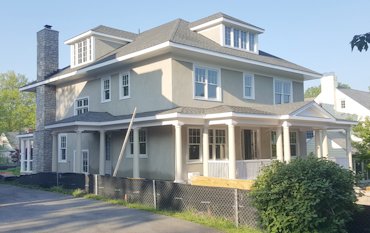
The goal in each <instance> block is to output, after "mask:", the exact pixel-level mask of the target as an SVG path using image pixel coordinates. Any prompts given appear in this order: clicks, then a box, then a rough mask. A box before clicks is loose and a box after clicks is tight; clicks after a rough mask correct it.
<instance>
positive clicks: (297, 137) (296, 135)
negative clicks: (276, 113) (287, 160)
mask: <svg viewBox="0 0 370 233" xmlns="http://www.w3.org/2000/svg"><path fill="white" fill-rule="evenodd" d="M291 134H295V140H296V142H295V143H292V140H291V138H290V135H291ZM289 142H290V145H289V146H290V147H291V146H295V151H296V154H295V155H293V154H292V149H290V155H291V156H292V157H294V158H295V157H297V156H298V155H299V133H298V131H295V130H291V131H290V132H289Z"/></svg>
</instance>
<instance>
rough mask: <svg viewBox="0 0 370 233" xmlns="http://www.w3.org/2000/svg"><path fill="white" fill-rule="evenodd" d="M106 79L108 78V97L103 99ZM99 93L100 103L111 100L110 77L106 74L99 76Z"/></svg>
mask: <svg viewBox="0 0 370 233" xmlns="http://www.w3.org/2000/svg"><path fill="white" fill-rule="evenodd" d="M106 80H109V89H107V90H109V99H105V89H104V82H105V81H106ZM100 94H101V99H100V100H101V103H106V102H109V101H111V100H112V78H111V76H110V75H109V76H106V77H102V78H101V82H100Z"/></svg>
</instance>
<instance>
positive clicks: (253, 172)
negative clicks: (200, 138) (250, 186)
mask: <svg viewBox="0 0 370 233" xmlns="http://www.w3.org/2000/svg"><path fill="white" fill-rule="evenodd" d="M271 162H272V160H270V159H258V160H237V161H236V174H235V176H236V178H237V179H246V180H253V179H256V178H257V176H258V173H259V172H260V170H261V169H262V168H263V167H264V166H266V165H269V164H271ZM208 176H210V177H218V178H229V161H228V160H216V161H208Z"/></svg>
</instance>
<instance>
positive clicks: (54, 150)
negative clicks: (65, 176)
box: [51, 132, 58, 172]
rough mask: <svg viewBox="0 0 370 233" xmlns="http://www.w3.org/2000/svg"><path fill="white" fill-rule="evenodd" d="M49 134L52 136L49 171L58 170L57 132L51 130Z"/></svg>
mask: <svg viewBox="0 0 370 233" xmlns="http://www.w3.org/2000/svg"><path fill="white" fill-rule="evenodd" d="M51 135H52V137H53V141H52V144H51V145H52V146H51V147H52V148H51V161H52V162H51V171H52V172H58V134H57V133H56V132H53V133H51Z"/></svg>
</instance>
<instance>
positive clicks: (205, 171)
mask: <svg viewBox="0 0 370 233" xmlns="http://www.w3.org/2000/svg"><path fill="white" fill-rule="evenodd" d="M208 159H209V137H208V125H205V126H204V128H203V176H208Z"/></svg>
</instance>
